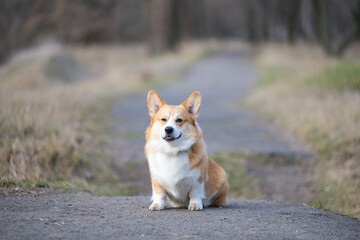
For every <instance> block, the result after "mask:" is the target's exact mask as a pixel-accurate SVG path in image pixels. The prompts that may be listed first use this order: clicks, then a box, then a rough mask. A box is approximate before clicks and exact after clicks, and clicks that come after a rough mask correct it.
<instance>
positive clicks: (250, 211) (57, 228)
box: [0, 193, 360, 240]
mask: <svg viewBox="0 0 360 240" xmlns="http://www.w3.org/2000/svg"><path fill="white" fill-rule="evenodd" d="M149 203H150V202H149V197H96V196H92V195H90V194H87V193H78V194H71V195H67V194H62V195H54V194H53V195H39V196H35V197H22V198H0V219H1V223H0V239H216V240H218V239H319V240H320V239H326V240H327V239H360V221H358V220H355V219H351V218H350V217H348V216H344V215H340V214H335V213H331V212H324V211H320V210H318V209H313V208H307V207H302V206H299V205H295V204H292V203H287V202H276V201H260V200H251V201H247V200H246V201H240V200H231V201H230V204H229V206H228V207H225V208H206V209H205V210H204V211H202V212H191V211H187V210H185V209H171V210H164V211H161V212H150V211H149V210H148V206H149Z"/></svg>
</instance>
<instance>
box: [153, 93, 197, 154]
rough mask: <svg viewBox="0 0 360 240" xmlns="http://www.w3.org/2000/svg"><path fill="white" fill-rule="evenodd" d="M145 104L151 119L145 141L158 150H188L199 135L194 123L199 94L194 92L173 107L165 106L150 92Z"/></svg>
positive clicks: (157, 96)
mask: <svg viewBox="0 0 360 240" xmlns="http://www.w3.org/2000/svg"><path fill="white" fill-rule="evenodd" d="M147 104H148V108H149V114H150V117H151V124H150V126H149V128H148V129H147V132H146V139H147V141H153V143H156V144H158V145H159V146H158V147H159V148H164V149H168V150H169V149H170V148H172V150H175V148H176V151H177V150H180V151H183V150H188V149H189V148H190V147H191V145H192V144H193V143H194V142H195V141H196V139H197V138H198V137H199V134H200V129H199V128H198V126H197V123H196V119H197V118H198V116H199V109H200V104H201V96H200V93H199V92H194V93H193V94H191V95H190V97H189V98H188V99H187V100H186V101H185V102H183V103H182V104H180V105H176V106H174V105H167V104H166V103H165V102H164V101H163V100H162V99H161V98H160V97H159V95H158V94H157V93H156V92H155V91H153V90H151V91H150V92H149V93H148V97H147ZM166 151H167V150H165V152H166Z"/></svg>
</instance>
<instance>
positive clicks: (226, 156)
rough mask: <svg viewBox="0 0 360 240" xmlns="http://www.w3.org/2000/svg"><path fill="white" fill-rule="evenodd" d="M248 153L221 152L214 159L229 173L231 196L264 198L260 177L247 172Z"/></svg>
mask: <svg viewBox="0 0 360 240" xmlns="http://www.w3.org/2000/svg"><path fill="white" fill-rule="evenodd" d="M246 156H248V155H246V154H243V153H233V152H220V153H217V154H215V155H213V156H212V159H213V160H214V161H215V162H216V163H218V164H220V166H222V167H223V168H224V170H225V171H226V173H227V176H228V180H229V184H230V197H234V198H243V199H262V198H263V195H262V193H261V188H260V179H257V178H252V177H250V176H249V175H248V174H247V172H246V161H247V160H246Z"/></svg>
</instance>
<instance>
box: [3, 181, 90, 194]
mask: <svg viewBox="0 0 360 240" xmlns="http://www.w3.org/2000/svg"><path fill="white" fill-rule="evenodd" d="M15 189H24V190H35V191H40V190H44V189H46V190H49V191H52V190H61V191H63V192H68V191H69V190H84V189H85V186H84V185H82V184H78V183H72V182H68V181H64V180H58V181H53V182H49V181H47V180H43V179H36V180H29V179H23V180H18V179H14V178H5V177H0V193H1V192H9V191H12V190H15Z"/></svg>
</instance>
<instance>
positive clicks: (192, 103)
mask: <svg viewBox="0 0 360 240" xmlns="http://www.w3.org/2000/svg"><path fill="white" fill-rule="evenodd" d="M200 104H201V95H200V93H199V92H193V93H192V94H191V95H190V97H189V98H188V99H186V101H185V102H184V103H183V104H182V105H183V106H184V107H185V108H186V109H187V111H188V112H189V113H190V114H191V115H193V116H194V117H195V118H197V117H198V115H199V110H200Z"/></svg>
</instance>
